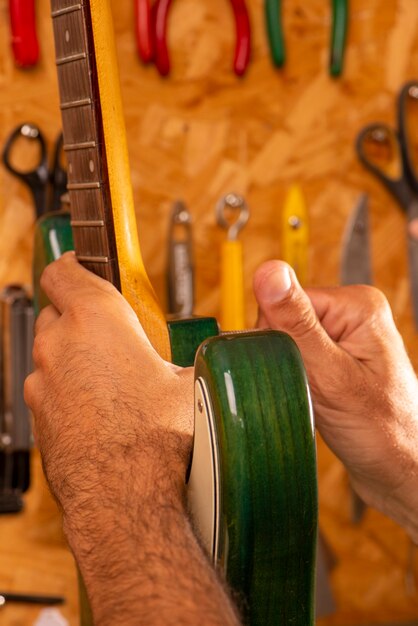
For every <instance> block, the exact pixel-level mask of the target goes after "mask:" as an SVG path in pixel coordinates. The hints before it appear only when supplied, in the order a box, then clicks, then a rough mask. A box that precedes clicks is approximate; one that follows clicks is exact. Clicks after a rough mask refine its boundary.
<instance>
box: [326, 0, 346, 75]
mask: <svg viewBox="0 0 418 626" xmlns="http://www.w3.org/2000/svg"><path fill="white" fill-rule="evenodd" d="M348 2H349V0H332V33H331V55H330V62H329V72H330V74H331V76H340V74H342V71H343V67H344V56H345V48H346V42H347V27H348Z"/></svg>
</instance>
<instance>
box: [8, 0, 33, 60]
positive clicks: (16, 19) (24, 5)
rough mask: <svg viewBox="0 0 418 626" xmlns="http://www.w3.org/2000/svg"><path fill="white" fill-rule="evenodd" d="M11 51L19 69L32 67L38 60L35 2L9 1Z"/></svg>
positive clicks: (29, 0) (30, 0)
mask: <svg viewBox="0 0 418 626" xmlns="http://www.w3.org/2000/svg"><path fill="white" fill-rule="evenodd" d="M9 12H10V27H11V31H12V49H13V55H14V58H15V61H16V65H18V66H19V67H23V68H26V67H33V66H34V65H36V64H37V62H38V60H39V43H38V37H37V35H36V20H35V0H9Z"/></svg>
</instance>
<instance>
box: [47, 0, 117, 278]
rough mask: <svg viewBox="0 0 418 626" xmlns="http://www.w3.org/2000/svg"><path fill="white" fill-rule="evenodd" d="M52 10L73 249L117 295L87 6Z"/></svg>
mask: <svg viewBox="0 0 418 626" xmlns="http://www.w3.org/2000/svg"><path fill="white" fill-rule="evenodd" d="M51 5H52V18H53V26H54V37H55V53H56V64H57V71H58V84H59V91H60V101H61V114H62V122H63V133H64V150H65V153H66V156H67V161H68V190H69V194H70V201H71V217H72V220H71V225H72V228H73V237H74V247H75V251H76V254H77V257H78V260H79V261H80V262H81V263H82V264H83V265H84V266H85V267H86V268H87V269H89V270H91V271H92V272H94V273H95V274H98V275H99V276H101V277H102V278H105V279H107V280H109V281H110V282H112V283H113V284H114V285H115V286H116V287H117V288H118V289H120V288H121V284H120V275H119V267H118V258H117V250H116V240H115V229H114V224H113V215H112V208H111V198H110V189H109V179H108V168H107V160H106V150H105V142H104V133H103V123H102V115H101V106H100V98H99V97H98V94H99V88H98V83H97V68H96V62H95V54H94V43H93V36H92V28H91V15H90V6H89V3H88V2H84V1H83V0H82V1H79V2H76V1H75V0H52V2H51Z"/></svg>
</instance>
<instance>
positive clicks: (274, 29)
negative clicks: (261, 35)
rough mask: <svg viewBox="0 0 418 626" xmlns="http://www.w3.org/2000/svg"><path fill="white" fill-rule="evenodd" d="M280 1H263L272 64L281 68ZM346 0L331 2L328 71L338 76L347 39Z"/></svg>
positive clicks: (281, 26) (283, 51)
mask: <svg viewBox="0 0 418 626" xmlns="http://www.w3.org/2000/svg"><path fill="white" fill-rule="evenodd" d="M281 4H282V3H281V0H264V13H265V20H266V28H267V35H268V39H269V44H270V53H271V58H272V61H273V64H274V65H275V66H276V67H282V66H283V65H284V63H285V60H286V48H285V41H284V34H283V24H282V14H281ZM347 23H348V0H332V32H331V55H330V64H329V71H330V74H331V76H339V75H340V74H341V72H342V69H343V63H344V52H345V46H346V39H347Z"/></svg>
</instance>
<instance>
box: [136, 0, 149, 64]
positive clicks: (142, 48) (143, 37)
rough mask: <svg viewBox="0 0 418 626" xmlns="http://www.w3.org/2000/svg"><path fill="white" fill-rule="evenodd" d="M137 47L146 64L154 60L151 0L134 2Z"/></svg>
mask: <svg viewBox="0 0 418 626" xmlns="http://www.w3.org/2000/svg"><path fill="white" fill-rule="evenodd" d="M134 11H135V32H136V45H137V50H138V54H139V57H140V59H142V61H143V62H144V63H151V61H153V60H154V25H153V19H152V11H151V3H150V0H134Z"/></svg>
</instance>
